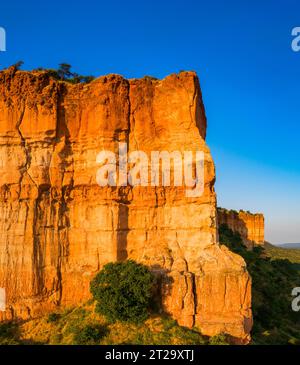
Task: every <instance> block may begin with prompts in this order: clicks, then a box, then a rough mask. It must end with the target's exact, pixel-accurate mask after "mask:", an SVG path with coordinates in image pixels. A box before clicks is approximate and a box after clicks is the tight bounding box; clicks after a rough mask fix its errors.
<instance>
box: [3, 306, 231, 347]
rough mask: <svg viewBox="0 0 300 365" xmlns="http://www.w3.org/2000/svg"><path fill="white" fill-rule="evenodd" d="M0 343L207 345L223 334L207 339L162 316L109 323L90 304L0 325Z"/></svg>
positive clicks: (220, 340)
mask: <svg viewBox="0 0 300 365" xmlns="http://www.w3.org/2000/svg"><path fill="white" fill-rule="evenodd" d="M1 344H11V345H14V344H25V345H30V344H45V345H47V344H48V345H127V344H128V345H131V344H132V345H210V344H219V345H222V344H227V342H226V338H225V336H223V335H219V336H215V337H211V338H208V337H206V336H202V335H201V334H200V332H199V331H197V329H194V330H191V329H188V328H185V327H181V326H179V325H178V324H177V323H176V321H174V320H172V319H171V318H169V317H167V316H165V315H153V316H151V317H150V318H149V319H148V320H146V321H145V322H144V323H142V324H129V323H123V322H122V323H121V322H115V323H109V322H107V321H106V320H105V318H104V317H103V316H101V315H99V314H97V313H96V312H95V310H94V304H89V303H88V304H86V305H84V306H80V307H76V308H69V309H65V310H64V311H62V312H56V313H50V314H48V315H47V316H45V317H42V318H39V319H33V320H29V321H25V322H21V323H19V324H16V323H8V324H2V325H0V345H1Z"/></svg>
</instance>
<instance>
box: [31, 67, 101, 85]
mask: <svg viewBox="0 0 300 365" xmlns="http://www.w3.org/2000/svg"><path fill="white" fill-rule="evenodd" d="M71 68H72V66H71V65H69V64H68V63H60V64H59V68H58V69H57V70H55V69H52V68H48V69H45V68H43V67H38V68H37V69H35V70H34V71H37V72H41V71H44V72H45V73H46V74H47V75H49V76H50V77H52V78H54V79H56V80H61V81H66V82H69V83H71V84H79V83H89V82H91V81H93V80H95V77H94V76H82V75H79V74H78V73H76V72H72V71H71Z"/></svg>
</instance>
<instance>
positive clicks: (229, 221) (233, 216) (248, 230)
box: [218, 208, 265, 248]
mask: <svg viewBox="0 0 300 365" xmlns="http://www.w3.org/2000/svg"><path fill="white" fill-rule="evenodd" d="M218 223H219V225H221V224H226V225H227V226H228V227H229V228H230V229H232V230H233V231H234V232H238V233H239V234H240V235H241V237H242V239H243V241H244V244H245V245H246V246H247V247H248V248H252V247H253V246H254V245H263V244H264V242H265V237H264V227H265V224H264V216H263V214H259V213H256V214H252V213H249V212H244V211H243V210H240V211H239V212H236V211H233V210H226V209H223V208H220V209H218Z"/></svg>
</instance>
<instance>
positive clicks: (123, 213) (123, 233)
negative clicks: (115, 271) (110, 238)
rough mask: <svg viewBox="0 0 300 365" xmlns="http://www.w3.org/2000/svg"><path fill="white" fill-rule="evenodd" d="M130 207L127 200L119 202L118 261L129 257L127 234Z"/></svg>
mask: <svg viewBox="0 0 300 365" xmlns="http://www.w3.org/2000/svg"><path fill="white" fill-rule="evenodd" d="M128 214H129V207H128V203H127V202H123V201H120V202H119V212H118V226H117V243H116V244H117V248H116V249H117V252H116V256H117V261H124V260H126V259H127V258H128V253H127V236H128V232H129V227H128Z"/></svg>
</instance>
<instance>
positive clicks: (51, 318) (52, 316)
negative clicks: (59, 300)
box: [47, 313, 60, 323]
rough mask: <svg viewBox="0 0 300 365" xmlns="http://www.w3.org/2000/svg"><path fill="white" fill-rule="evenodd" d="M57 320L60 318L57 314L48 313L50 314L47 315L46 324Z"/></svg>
mask: <svg viewBox="0 0 300 365" xmlns="http://www.w3.org/2000/svg"><path fill="white" fill-rule="evenodd" d="M59 318H60V314H59V313H50V314H48V318H47V322H48V323H53V322H57V321H58V320H59Z"/></svg>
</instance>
